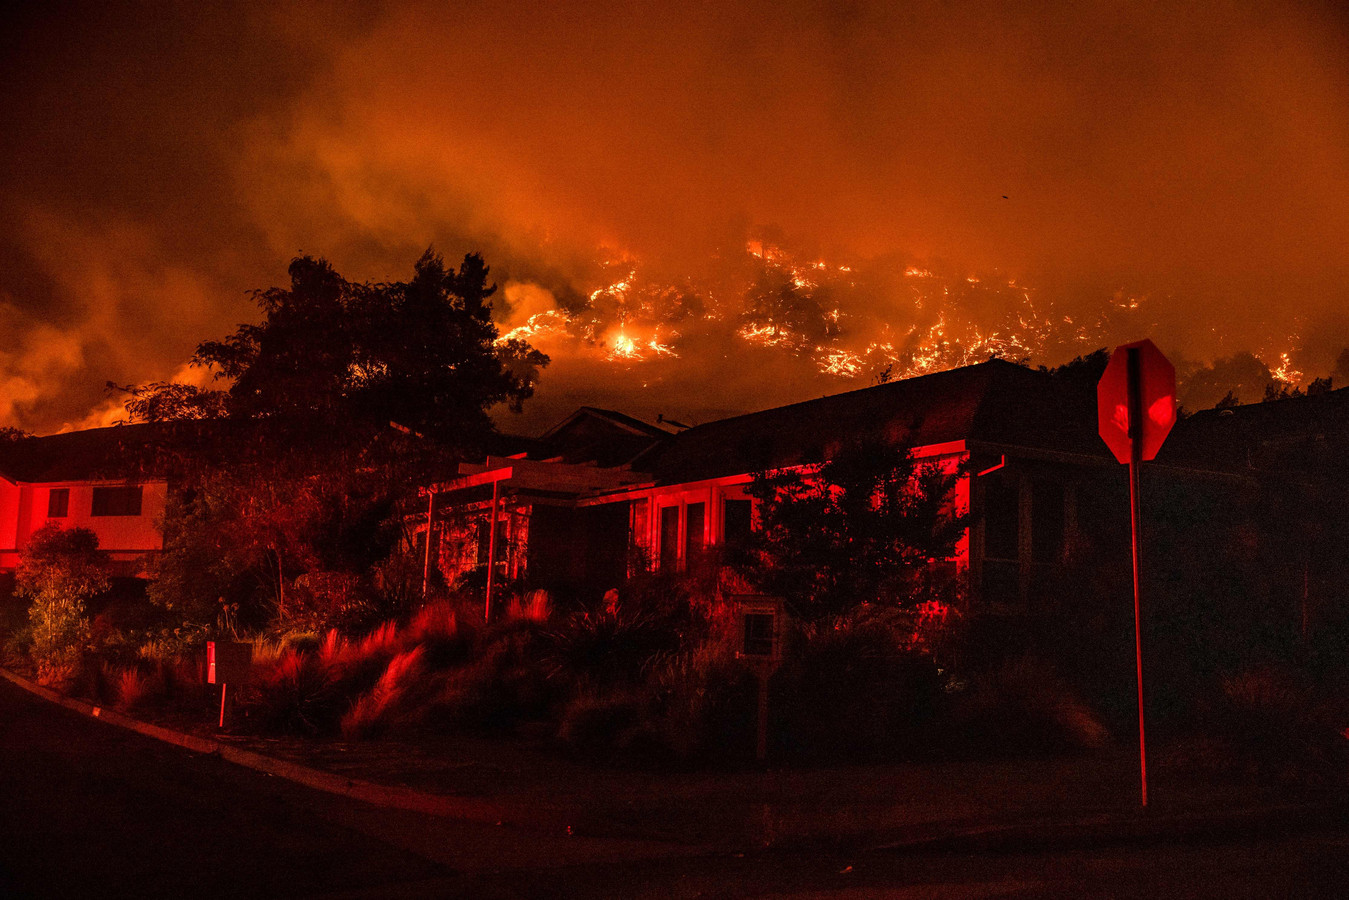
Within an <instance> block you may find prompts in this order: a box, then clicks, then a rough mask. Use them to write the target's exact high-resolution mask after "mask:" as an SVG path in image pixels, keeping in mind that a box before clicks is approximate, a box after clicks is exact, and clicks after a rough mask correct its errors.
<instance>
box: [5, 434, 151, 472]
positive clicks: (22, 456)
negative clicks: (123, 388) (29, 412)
mask: <svg viewBox="0 0 1349 900" xmlns="http://www.w3.org/2000/svg"><path fill="white" fill-rule="evenodd" d="M167 437H168V432H167V429H166V428H165V427H164V426H161V425H148V424H141V425H114V426H112V427H110V428H93V429H90V430H88V431H70V432H66V433H64V434H52V435H47V436H46V437H30V438H21V439H19V440H17V441H6V442H0V477H4V478H5V479H7V480H9V481H12V482H20V481H23V482H37V483H42V482H57V481H91V480H99V479H104V478H107V479H124V478H127V477H128V476H129V475H131V474H133V473H139V474H141V475H143V476H147V477H153V473H155V472H156V471H158V470H159V469H160V467H159V466H158V465H157V459H158V457H159V452H160V451H161V450H162V449H163V447H164V443H165V440H166V438H167Z"/></svg>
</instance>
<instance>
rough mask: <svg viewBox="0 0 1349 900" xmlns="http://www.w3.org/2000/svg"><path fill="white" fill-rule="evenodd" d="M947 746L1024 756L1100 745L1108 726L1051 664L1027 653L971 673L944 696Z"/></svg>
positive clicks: (976, 752) (974, 752) (967, 751)
mask: <svg viewBox="0 0 1349 900" xmlns="http://www.w3.org/2000/svg"><path fill="white" fill-rule="evenodd" d="M947 701H948V702H947V720H946V722H945V723H944V729H943V730H944V731H945V733H946V735H947V738H948V740H949V747H948V749H949V750H951V751H952V752H955V753H957V754H972V755H976V756H1028V755H1041V754H1049V753H1062V752H1068V751H1077V750H1086V749H1091V748H1096V747H1100V746H1102V745H1104V744H1105V743H1106V742H1107V741H1108V740H1109V732H1108V731H1107V730H1106V728H1105V726H1104V725H1103V724H1101V721H1100V719H1099V717H1097V716H1096V715H1095V713H1093V712H1092V710H1091V709H1090V708H1089V707H1088V706H1087V705H1086V704H1085V703H1083V702H1082V700H1081V699H1080V698H1079V696H1078V694H1077V692H1076V691H1074V690H1073V689H1072V688H1071V687H1070V686H1069V685H1068V683H1067V682H1065V681H1064V680H1063V679H1062V678H1060V677H1059V676H1058V674H1057V673H1056V672H1055V670H1054V669H1053V667H1052V666H1050V665H1049V664H1048V663H1045V662H1044V661H1043V660H1040V659H1038V658H1037V657H1034V656H1030V655H1025V656H1021V657H1019V658H1017V659H1012V660H1009V661H1006V662H1004V663H1002V664H1001V665H999V666H997V667H995V668H992V669H988V670H985V671H983V672H980V673H977V674H975V675H973V676H972V677H971V678H970V680H969V682H968V684H967V685H966V687H965V690H963V691H961V692H960V693H957V694H952V695H948V697H947Z"/></svg>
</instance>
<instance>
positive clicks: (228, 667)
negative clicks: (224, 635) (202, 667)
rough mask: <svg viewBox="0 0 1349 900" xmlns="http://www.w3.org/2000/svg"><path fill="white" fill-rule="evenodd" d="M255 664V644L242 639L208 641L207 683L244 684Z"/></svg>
mask: <svg viewBox="0 0 1349 900" xmlns="http://www.w3.org/2000/svg"><path fill="white" fill-rule="evenodd" d="M252 664H253V645H252V644H246V643H242V642H240V641H207V642H206V683H207V684H242V683H243V682H245V681H247V680H248V670H249V668H250V667H251V666H252Z"/></svg>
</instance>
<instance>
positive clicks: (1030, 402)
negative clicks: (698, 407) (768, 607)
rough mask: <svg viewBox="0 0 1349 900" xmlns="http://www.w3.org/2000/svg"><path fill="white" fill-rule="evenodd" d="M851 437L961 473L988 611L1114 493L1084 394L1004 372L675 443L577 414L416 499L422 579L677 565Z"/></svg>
mask: <svg viewBox="0 0 1349 900" xmlns="http://www.w3.org/2000/svg"><path fill="white" fill-rule="evenodd" d="M863 435H872V436H879V437H881V438H883V439H885V440H888V441H892V442H894V443H896V444H898V445H904V446H907V447H910V448H911V449H912V452H913V454H914V455H915V457H917V458H918V459H920V460H923V461H930V462H937V463H940V464H942V465H944V466H949V467H951V468H952V470H953V471H956V470H959V471H960V472H962V473H963V474H962V475H961V477H960V480H959V482H958V485H957V488H956V496H955V498H954V500H955V503H956V505H957V506H958V507H959V508H961V509H965V510H970V511H972V512H973V513H974V516H973V517H972V523H973V524H972V525H971V527H970V528H969V530H968V533H967V535H966V537H965V539H964V540H963V541H962V543H961V545H960V547H959V548H958V551H957V559H956V560H954V562H955V564H956V565H957V566H958V567H960V568H961V569H963V570H965V571H966V572H967V574H968V577H969V584H970V587H971V593H972V594H973V595H974V596H977V597H979V598H980V599H981V601H982V602H983V603H985V604H989V605H1000V606H1006V607H1008V608H1018V607H1020V608H1024V607H1025V606H1026V605H1027V604H1028V603H1031V602H1032V600H1033V598H1034V596H1035V594H1036V591H1035V585H1036V582H1037V580H1038V579H1039V578H1040V577H1042V576H1043V575H1044V574H1045V573H1046V572H1047V571H1050V570H1052V569H1054V568H1055V567H1057V566H1059V565H1060V564H1061V563H1062V562H1063V560H1064V558H1065V553H1066V552H1067V547H1068V546H1069V543H1070V537H1071V535H1072V533H1073V532H1074V530H1075V529H1076V527H1077V522H1078V518H1079V516H1081V515H1084V514H1085V515H1090V514H1094V513H1095V512H1096V510H1095V509H1094V508H1093V505H1092V503H1091V502H1090V500H1089V499H1087V495H1089V493H1090V491H1091V490H1092V486H1093V485H1095V484H1096V483H1098V482H1099V481H1100V479H1101V478H1102V477H1103V476H1106V477H1109V476H1115V475H1119V477H1122V475H1120V473H1118V472H1117V471H1115V470H1117V469H1118V468H1119V467H1118V464H1117V463H1116V462H1115V461H1114V459H1113V457H1111V456H1110V454H1109V452H1108V450H1107V449H1106V447H1105V445H1104V444H1103V443H1102V442H1101V440H1100V438H1099V437H1098V436H1097V434H1096V414H1095V385H1094V384H1083V383H1081V381H1080V380H1078V381H1073V380H1071V379H1065V378H1058V377H1054V376H1051V375H1049V374H1046V373H1044V372H1039V371H1035V370H1032V369H1028V368H1026V367H1024V366H1020V365H1016V364H1013V363H1009V362H1005V361H1002V360H990V361H989V362H986V363H980V364H978V365H973V366H966V367H963V368H959V369H953V370H950V371H946V372H939V373H934V374H930V375H924V376H921V377H917V378H910V379H905V380H902V381H894V382H889V383H885V384H880V385H877V386H874V387H870V388H865V389H862V390H856V391H851V392H848V393H844V394H838V395H834V396H827V397H821V398H819V399H816V400H809V401H806V402H803V403H795V404H792V405H789V406H783V407H778V408H774V409H767V410H763V411H760V412H754V413H749V414H747V415H742V416H735V417H733V418H728V419H722V420H719V421H714V422H708V423H705V424H701V425H697V426H695V427H692V428H686V429H682V430H678V431H675V430H672V429H670V428H663V427H659V426H656V425H651V424H648V423H643V422H640V421H637V420H635V419H632V418H630V417H628V416H625V415H623V414H621V413H617V412H613V411H609V410H602V409H594V408H589V407H583V408H582V409H580V410H578V411H577V412H576V413H574V414H573V415H571V416H570V417H568V418H567V419H566V420H564V421H563V422H561V423H559V424H558V425H556V426H554V427H553V428H552V429H550V430H549V431H547V432H545V433H544V434H542V435H539V436H538V437H537V438H534V439H533V441H532V443H531V444H530V449H529V450H527V451H525V452H521V453H517V454H514V455H512V456H489V457H487V458H486V459H485V460H482V461H481V462H478V463H472V464H462V465H461V466H460V470H459V477H457V478H454V479H451V480H447V481H444V482H441V483H437V484H434V485H430V486H428V487H427V488H426V489H425V490H424V491H423V502H424V503H425V504H426V506H425V508H424V512H423V513H422V521H423V523H425V522H426V521H432V522H433V523H434V535H435V537H434V538H433V540H432V542H431V546H432V548H433V552H432V553H429V554H428V567H429V563H430V562H431V561H432V560H434V562H435V563H436V564H437V565H438V567H439V569H440V571H441V572H442V574H443V575H444V576H445V577H446V579H447V580H450V581H453V580H454V579H455V578H456V577H459V576H462V575H464V574H465V573H468V572H471V571H473V570H475V569H476V570H478V571H481V570H482V569H483V568H486V569H487V571H488V572H489V573H490V574H491V577H492V579H493V580H495V581H496V582H497V583H501V582H502V581H503V580H506V579H517V578H522V579H525V581H526V583H528V584H529V585H532V586H537V587H542V588H546V589H550V590H554V591H562V592H570V593H572V594H574V595H578V596H581V595H590V596H594V595H597V594H598V593H603V592H604V591H605V590H607V589H609V588H611V587H615V586H616V585H617V584H618V583H619V582H621V581H622V580H623V579H624V578H625V577H626V576H627V575H628V574H629V573H630V572H631V571H632V570H633V568H634V567H635V566H641V565H651V566H662V567H680V566H683V565H685V564H687V561H688V560H689V559H691V558H692V557H694V556H695V555H696V554H697V553H698V551H699V550H700V549H701V548H704V547H709V546H715V545H718V544H724V543H726V542H727V541H731V540H734V539H735V536H736V534H737V533H739V532H743V531H745V530H748V529H750V528H753V527H754V521H755V511H754V509H753V501H752V500H751V499H750V498H749V497H748V496H747V495H746V493H745V486H746V485H747V484H748V483H749V482H750V480H751V479H752V478H753V476H754V473H756V472H760V471H765V470H771V469H778V468H783V467H791V466H800V465H808V464H812V463H817V462H820V461H823V460H824V459H827V458H829V457H830V456H831V455H832V454H833V453H835V452H836V451H837V450H838V449H839V448H840V447H841V446H843V445H844V444H845V443H847V442H849V441H852V440H856V439H858V438H860V437H861V436H863ZM1127 514H1128V513H1127V509H1126V510H1122V511H1120V513H1119V515H1120V516H1121V517H1124V518H1126V520H1127ZM493 523H495V525H493ZM424 530H425V525H424V524H423V531H424Z"/></svg>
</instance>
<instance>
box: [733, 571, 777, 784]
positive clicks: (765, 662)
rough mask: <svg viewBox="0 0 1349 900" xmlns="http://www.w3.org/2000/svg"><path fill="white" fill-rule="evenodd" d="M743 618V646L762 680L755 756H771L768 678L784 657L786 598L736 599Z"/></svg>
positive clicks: (761, 758) (745, 656) (743, 654)
mask: <svg viewBox="0 0 1349 900" xmlns="http://www.w3.org/2000/svg"><path fill="white" fill-rule="evenodd" d="M734 600H735V604H736V615H737V617H738V618H739V620H740V649H739V651H737V653H736V656H738V657H740V658H741V659H744V660H748V661H749V662H750V663H751V665H752V666H753V668H754V674H755V675H756V676H757V677H758V679H759V715H758V729H757V731H756V741H755V748H754V757H755V759H757V760H758V761H759V762H763V761H764V760H765V759H766V758H767V757H768V679H769V677H771V676H772V674H773V670H774V669H776V668H777V666H778V663H779V662H780V661H781V659H782V626H783V612H782V601H781V600H779V599H778V598H776V597H762V596H758V595H753V594H749V595H741V596H738V597H735V598H734Z"/></svg>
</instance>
